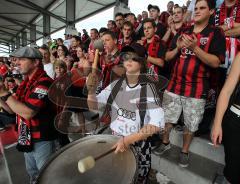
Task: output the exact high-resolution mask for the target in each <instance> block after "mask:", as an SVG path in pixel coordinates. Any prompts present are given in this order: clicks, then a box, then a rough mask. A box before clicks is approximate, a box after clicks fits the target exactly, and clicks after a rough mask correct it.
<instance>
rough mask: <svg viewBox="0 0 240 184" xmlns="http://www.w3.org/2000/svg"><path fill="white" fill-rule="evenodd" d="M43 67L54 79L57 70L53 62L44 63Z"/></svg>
mask: <svg viewBox="0 0 240 184" xmlns="http://www.w3.org/2000/svg"><path fill="white" fill-rule="evenodd" d="M43 67H44V71H45V72H46V73H47V75H48V76H49V77H51V78H52V79H54V75H55V72H54V70H53V64H52V63H48V64H44V65H43Z"/></svg>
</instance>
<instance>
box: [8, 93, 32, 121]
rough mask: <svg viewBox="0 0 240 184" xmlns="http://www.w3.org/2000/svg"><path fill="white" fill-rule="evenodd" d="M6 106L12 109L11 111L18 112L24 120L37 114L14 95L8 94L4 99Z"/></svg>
mask: <svg viewBox="0 0 240 184" xmlns="http://www.w3.org/2000/svg"><path fill="white" fill-rule="evenodd" d="M6 104H7V105H8V107H9V108H10V109H11V110H12V112H14V113H16V114H18V115H19V116H21V117H23V118H24V119H26V120H29V119H31V118H32V117H34V116H35V115H36V114H37V111H34V110H32V109H30V108H29V107H27V106H26V105H25V104H24V103H22V102H20V101H18V100H16V99H15V98H14V97H12V96H10V97H9V98H8V100H7V101H6Z"/></svg>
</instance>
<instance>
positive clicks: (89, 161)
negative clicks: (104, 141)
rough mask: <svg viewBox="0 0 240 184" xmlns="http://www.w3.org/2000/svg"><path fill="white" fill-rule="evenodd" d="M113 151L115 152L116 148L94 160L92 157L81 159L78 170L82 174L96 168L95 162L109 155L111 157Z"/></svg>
mask: <svg viewBox="0 0 240 184" xmlns="http://www.w3.org/2000/svg"><path fill="white" fill-rule="evenodd" d="M113 151H115V148H112V149H110V150H108V151H107V152H105V153H102V154H101V155H99V156H97V157H95V158H93V157H92V156H88V157H85V158H84V159H81V160H79V161H78V170H79V172H80V173H84V172H86V171H87V170H89V169H92V168H93V167H94V166H95V162H96V161H97V160H99V159H101V158H103V157H105V156H107V155H109V154H110V153H112V152H113Z"/></svg>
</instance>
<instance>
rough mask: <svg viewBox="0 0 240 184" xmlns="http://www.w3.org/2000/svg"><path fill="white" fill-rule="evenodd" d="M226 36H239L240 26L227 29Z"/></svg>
mask: <svg viewBox="0 0 240 184" xmlns="http://www.w3.org/2000/svg"><path fill="white" fill-rule="evenodd" d="M225 36H228V37H238V36H240V26H238V27H234V28H233V29H230V30H228V31H225Z"/></svg>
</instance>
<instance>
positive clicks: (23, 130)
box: [16, 68, 45, 152]
mask: <svg viewBox="0 0 240 184" xmlns="http://www.w3.org/2000/svg"><path fill="white" fill-rule="evenodd" d="M43 75H45V71H44V70H43V69H40V68H39V69H38V70H37V71H36V72H35V73H34V75H33V77H32V78H31V80H29V78H26V79H25V80H24V81H23V82H22V83H21V84H20V86H19V87H18V89H17V93H16V94H17V100H18V101H20V102H22V103H24V102H25V99H26V97H28V96H29V95H30V93H31V90H32V89H33V87H34V86H35V85H36V83H37V82H38V79H39V78H40V77H42V76H43ZM17 126H18V144H17V149H18V151H22V152H31V151H32V150H33V145H32V139H31V120H30V121H29V120H25V119H24V118H22V117H21V116H20V115H17Z"/></svg>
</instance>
